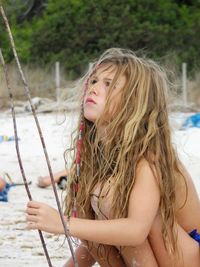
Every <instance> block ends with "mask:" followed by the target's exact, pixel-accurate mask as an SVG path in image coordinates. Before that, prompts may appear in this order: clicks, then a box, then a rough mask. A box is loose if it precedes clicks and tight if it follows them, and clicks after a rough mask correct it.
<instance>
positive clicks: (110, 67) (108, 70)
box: [91, 64, 117, 78]
mask: <svg viewBox="0 0 200 267" xmlns="http://www.w3.org/2000/svg"><path fill="white" fill-rule="evenodd" d="M116 71H117V66H116V65H114V64H101V65H99V66H98V67H97V69H96V70H95V71H94V72H93V74H92V75H91V76H99V75H105V76H108V77H112V78H113V77H114V76H115V73H116Z"/></svg>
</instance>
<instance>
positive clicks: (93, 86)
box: [89, 85, 98, 95]
mask: <svg viewBox="0 0 200 267" xmlns="http://www.w3.org/2000/svg"><path fill="white" fill-rule="evenodd" d="M89 94H90V95H92V94H95V95H97V94H98V88H97V86H96V85H92V86H91V87H90V88H89Z"/></svg>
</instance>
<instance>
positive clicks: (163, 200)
mask: <svg viewBox="0 0 200 267" xmlns="http://www.w3.org/2000/svg"><path fill="white" fill-rule="evenodd" d="M102 65H105V66H107V68H109V67H111V66H115V67H116V74H115V77H114V79H113V81H112V84H111V85H110V89H109V91H108V96H107V105H106V107H105V110H104V112H103V114H102V116H101V117H100V118H99V119H98V120H97V122H95V124H94V123H92V122H89V121H88V120H86V119H85V118H84V117H83V112H81V113H80V119H79V122H80V121H81V120H82V121H83V123H84V134H83V139H82V151H81V166H80V177H79V181H78V183H79V191H78V194H77V199H76V201H77V207H78V217H81V218H94V212H93V211H92V208H91V199H90V198H91V192H93V190H94V187H95V185H97V183H99V184H101V189H102V188H103V185H104V183H105V182H106V181H107V180H108V178H109V177H111V176H112V177H114V180H115V182H114V184H113V191H114V192H115V194H113V199H112V207H111V208H112V210H113V214H114V217H115V218H121V217H127V212H128V202H129V197H130V193H131V191H132V189H133V187H134V183H135V179H136V175H135V173H136V167H137V165H138V163H139V162H140V160H141V159H146V160H147V161H148V163H149V165H150V166H151V168H152V170H153V172H154V175H155V177H156V179H158V182H159V187H160V213H161V217H162V223H163V231H162V234H163V239H164V243H165V246H166V248H167V249H168V251H170V252H171V253H174V252H176V250H177V245H176V233H175V212H176V211H175V183H176V179H179V177H182V174H181V170H180V167H179V163H178V158H177V155H176V153H175V151H174V149H173V147H172V143H171V133H170V126H169V120H168V110H167V103H166V102H167V100H166V99H167V96H166V93H167V91H168V89H169V82H168V79H167V76H166V73H165V71H164V70H163V69H162V68H161V67H160V66H159V65H158V64H156V63H155V62H154V61H152V60H149V59H146V58H140V57H137V56H136V55H135V54H134V53H133V52H132V51H129V50H124V49H117V48H112V49H109V50H107V51H105V53H103V55H102V56H101V57H100V59H99V60H98V61H96V62H94V64H93V66H92V69H90V70H89V71H88V72H87V73H86V75H85V76H84V77H83V79H82V80H81V87H82V89H81V90H82V92H83V93H82V96H83V95H84V86H85V84H86V86H87V81H88V79H89V77H90V76H91V75H92V74H93V73H94V72H95V70H96V69H97V68H98V67H99V66H102ZM122 74H123V75H125V76H126V84H125V86H124V88H123V89H122V96H121V102H120V104H119V107H118V109H117V111H116V113H115V115H114V116H113V117H112V119H111V120H110V121H109V123H108V124H107V126H106V138H105V140H104V142H101V139H100V138H99V136H98V131H97V129H98V124H101V123H104V118H105V116H104V115H105V114H106V113H107V112H109V103H110V101H112V97H111V92H112V89H113V87H114V86H115V83H116V81H117V79H118V78H119V77H120V75H122ZM77 134H78V131H77ZM76 142H77V136H76V137H75V138H74V140H73V146H72V150H73V151H74V159H75V154H76V146H75V144H76ZM74 164H75V163H74V160H73V164H72V165H73V166H74ZM76 179H77V177H76V174H75V173H73V172H72V175H71V177H70V182H69V187H68V191H67V198H66V207H67V209H66V212H67V213H68V214H70V213H71V210H72V205H73V192H72V191H73V189H72V184H73V183H74V182H75V181H76ZM119 196H120V197H119Z"/></svg>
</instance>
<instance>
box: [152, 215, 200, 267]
mask: <svg viewBox="0 0 200 267" xmlns="http://www.w3.org/2000/svg"><path fill="white" fill-rule="evenodd" d="M177 234H178V236H177V242H178V243H177V245H178V251H179V254H178V258H173V257H171V256H170V255H169V253H168V252H167V251H166V249H165V246H164V242H163V238H162V234H161V223H160V218H157V219H156V221H155V222H154V224H153V226H152V229H151V233H150V235H149V241H150V244H151V247H152V250H153V252H154V255H155V257H156V259H157V262H158V264H159V267H188V266H190V267H199V266H200V249H199V244H198V243H197V242H196V241H195V240H194V239H192V238H191V237H190V236H189V234H188V233H187V232H186V231H185V230H184V229H183V228H182V227H180V226H179V225H177Z"/></svg>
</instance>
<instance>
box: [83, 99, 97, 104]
mask: <svg viewBox="0 0 200 267" xmlns="http://www.w3.org/2000/svg"><path fill="white" fill-rule="evenodd" d="M85 103H93V104H96V102H95V101H94V100H93V99H92V98H87V99H86V101H85Z"/></svg>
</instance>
